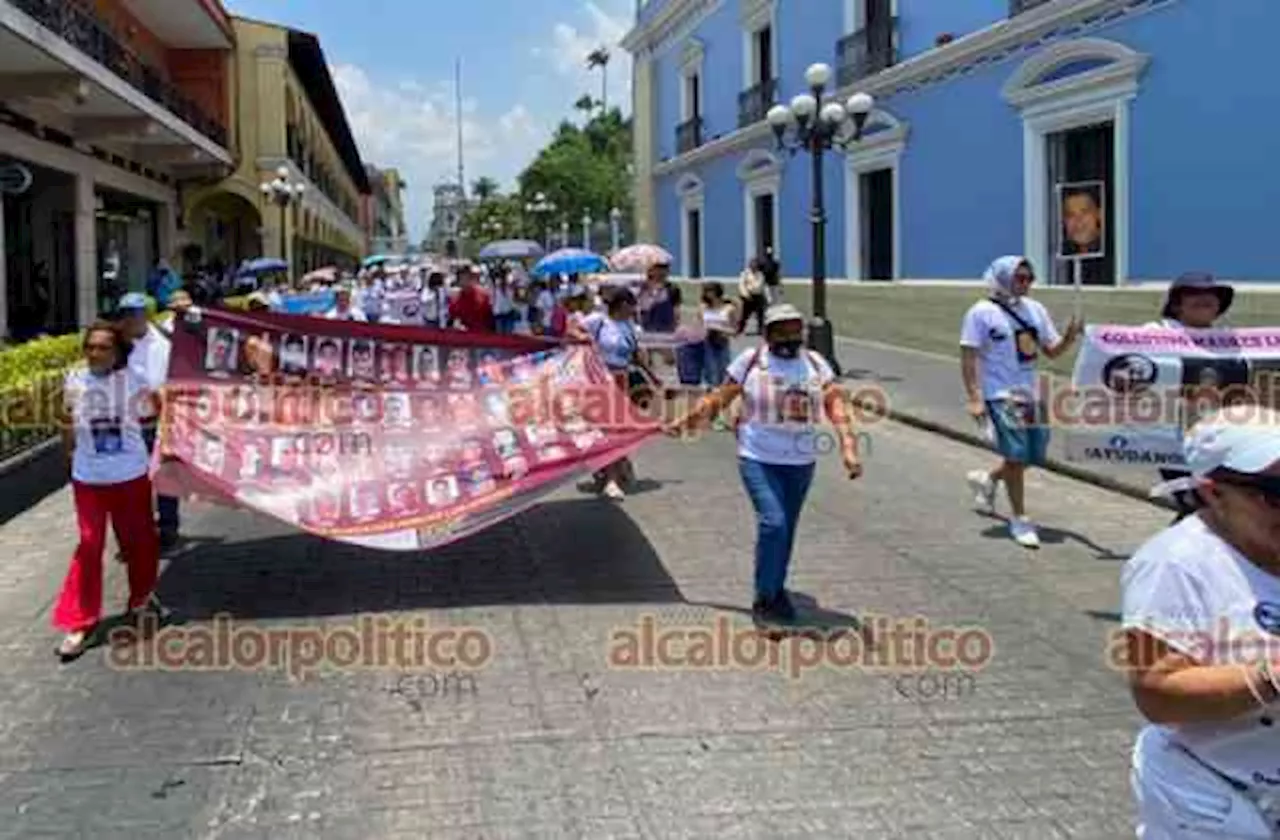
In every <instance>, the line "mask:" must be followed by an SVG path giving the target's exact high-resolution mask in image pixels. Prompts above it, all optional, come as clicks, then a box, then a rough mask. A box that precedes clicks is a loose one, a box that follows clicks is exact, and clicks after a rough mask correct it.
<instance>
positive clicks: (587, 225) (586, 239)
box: [582, 210, 591, 251]
mask: <svg viewBox="0 0 1280 840" xmlns="http://www.w3.org/2000/svg"><path fill="white" fill-rule="evenodd" d="M582 250H584V251H590V250H591V211H589V210H583V211H582Z"/></svg>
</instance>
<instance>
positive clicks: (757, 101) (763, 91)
mask: <svg viewBox="0 0 1280 840" xmlns="http://www.w3.org/2000/svg"><path fill="white" fill-rule="evenodd" d="M777 100H778V80H777V79H769V80H767V81H763V82H760V83H758V84H756V85H755V86H753V87H749V88H747V89H746V90H744V91H743V92H742V93H740V94H738V128H746V127H747V126H749V125H755V124H756V123H758V122H760V121H761V120H763V119H764V115H765V114H767V113H768V112H769V109H770V108H772V107H773V106H774V105H775V104H777Z"/></svg>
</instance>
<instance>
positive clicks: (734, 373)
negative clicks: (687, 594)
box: [667, 304, 862, 624]
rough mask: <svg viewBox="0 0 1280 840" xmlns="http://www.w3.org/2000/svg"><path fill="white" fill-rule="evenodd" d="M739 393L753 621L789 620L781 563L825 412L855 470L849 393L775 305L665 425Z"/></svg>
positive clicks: (677, 427)
mask: <svg viewBox="0 0 1280 840" xmlns="http://www.w3.org/2000/svg"><path fill="white" fill-rule="evenodd" d="M739 397H741V398H742V414H741V418H740V420H739V424H738V428H737V435H738V468H739V472H740V473H741V475H742V483H743V486H744V487H745V488H746V491H747V495H748V496H750V497H751V504H752V506H753V507H754V508H755V511H756V570H755V602H754V604H753V605H752V609H751V613H752V617H753V618H754V619H755V620H756V622H757V623H759V624H790V623H792V622H793V621H795V617H796V613H795V607H794V606H793V605H792V603H791V598H790V597H789V596H788V594H787V590H786V581H787V570H788V567H789V566H790V563H791V551H792V548H793V547H794V545H795V540H796V530H797V526H798V524H799V521H800V511H801V510H802V509H803V507H804V501H805V496H806V495H807V494H808V492H809V485H810V484H811V483H812V481H813V472H814V466H815V463H816V461H817V453H818V451H819V450H820V449H821V448H822V447H821V444H820V443H819V441H818V435H819V434H820V432H819V431H818V429H817V422H818V421H819V419H820V418H821V415H823V414H825V415H826V416H827V418H828V419H829V420H830V421H831V424H832V426H834V428H835V432H836V435H837V436H838V438H839V440H840V457H841V460H842V461H843V462H844V468H845V471H846V473H847V474H848V476H849V478H851V479H856V478H858V477H859V476H861V475H862V464H861V462H860V460H859V458H858V443H857V436H856V435H855V433H854V429H853V419H852V416H851V414H850V412H849V406H848V404H849V400H848V396H847V394H846V393H845V391H844V389H843V388H841V387H840V385H839V384H838V383H837V382H836V378H835V374H834V373H833V372H832V370H831V366H830V364H828V363H827V360H826V359H824V358H822V356H820V355H818V354H817V353H815V352H814V351H812V350H806V349H805V348H804V316H803V315H802V314H801V313H800V311H799V310H797V309H796V308H795V307H794V306H790V305H788V304H780V305H778V306H774V307H771V308H770V309H769V311H768V312H767V313H766V315H765V344H764V345H762V346H759V347H756V348H754V349H751V350H747V351H745V352H743V353H742V354H741V355H739V356H738V357H737V358H736V359H734V360H733V363H732V364H730V365H729V370H728V377H727V379H726V381H725V383H724V384H723V385H721V386H720V387H719V388H717V389H716V390H715V391H713V392H712V393H711V394H710V395H708V396H707V398H706V399H704V400H703V401H702V402H701V403H700V404H699V405H698V407H697V408H696V409H694V410H693V411H692V412H691V413H690V414H689V415H688V416H687V417H685V418H684V419H683V420H677V421H675V422H673V423H671V424H670V425H669V426H668V427H667V432H668V434H672V435H679V434H681V433H683V432H684V431H685V430H687V429H692V428H694V427H696V426H698V425H701V424H702V423H703V422H705V421H706V420H707V418H709V417H713V416H715V415H716V414H718V413H719V412H720V411H721V410H723V409H724V408H726V407H727V406H729V405H730V404H731V403H732V402H733V401H734V400H736V399H738V398H739Z"/></svg>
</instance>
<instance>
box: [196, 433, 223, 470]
mask: <svg viewBox="0 0 1280 840" xmlns="http://www.w3.org/2000/svg"><path fill="white" fill-rule="evenodd" d="M226 457H227V451H226V447H225V446H224V445H223V443H222V439H221V438H218V437H216V436H214V435H211V434H207V433H206V434H203V435H201V437H200V445H199V446H198V447H197V448H196V466H197V467H199V468H200V469H202V470H204V471H205V472H207V473H210V474H212V475H218V476H220V475H222V469H223V467H224V466H225V465H226Z"/></svg>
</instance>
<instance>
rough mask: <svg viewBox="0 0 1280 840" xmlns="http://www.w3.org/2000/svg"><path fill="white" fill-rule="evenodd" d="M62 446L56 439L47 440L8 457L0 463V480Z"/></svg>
mask: <svg viewBox="0 0 1280 840" xmlns="http://www.w3.org/2000/svg"><path fill="white" fill-rule="evenodd" d="M61 445H62V441H60V440H58V438H56V437H52V438H49V439H48V440H46V441H45V442H44V443H37V444H36V445H35V446H32V447H31V448H29V449H24V450H22V451H21V452H19V453H18V454H17V455H13V456H10V457H9V458H7V459H6V460H4V461H0V479H6V478H8V477H9V476H11V475H12V474H13V473H15V472H17V471H19V470H21V469H22V468H24V467H26V466H27V465H29V464H30V463H31V462H32V461H36V460H38V459H40V458H43V457H44V456H46V455H48V454H49V452H50V451H51V450H54V449H57V448H58V447H59V446H61Z"/></svg>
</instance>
